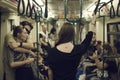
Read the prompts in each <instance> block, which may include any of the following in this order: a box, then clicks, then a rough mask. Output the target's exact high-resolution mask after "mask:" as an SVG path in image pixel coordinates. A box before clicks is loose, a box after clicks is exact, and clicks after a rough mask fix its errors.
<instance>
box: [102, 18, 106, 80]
mask: <svg viewBox="0 0 120 80" xmlns="http://www.w3.org/2000/svg"><path fill="white" fill-rule="evenodd" d="M103 44H105V16H103ZM102 57H103V70H102V73H103V75H102V80H104V62H105V58H106V57H105V56H104V51H103V55H102Z"/></svg>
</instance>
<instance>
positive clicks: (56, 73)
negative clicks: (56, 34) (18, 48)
mask: <svg viewBox="0 0 120 80" xmlns="http://www.w3.org/2000/svg"><path fill="white" fill-rule="evenodd" d="M92 35H93V32H88V34H87V35H86V38H85V40H84V41H83V42H82V43H81V44H80V45H74V48H73V50H72V51H71V53H70V54H68V53H64V52H61V51H59V50H58V49H57V48H56V47H55V48H51V49H49V50H48V58H47V61H48V65H49V66H50V68H51V69H52V71H53V80H76V78H75V74H76V71H77V67H78V64H79V62H80V59H81V56H82V55H83V54H84V53H85V52H86V51H87V48H88V46H89V45H90V42H91V40H92Z"/></svg>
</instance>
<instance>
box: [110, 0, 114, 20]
mask: <svg viewBox="0 0 120 80" xmlns="http://www.w3.org/2000/svg"><path fill="white" fill-rule="evenodd" d="M114 17H115V9H114V7H113V3H112V1H111V7H110V18H114Z"/></svg>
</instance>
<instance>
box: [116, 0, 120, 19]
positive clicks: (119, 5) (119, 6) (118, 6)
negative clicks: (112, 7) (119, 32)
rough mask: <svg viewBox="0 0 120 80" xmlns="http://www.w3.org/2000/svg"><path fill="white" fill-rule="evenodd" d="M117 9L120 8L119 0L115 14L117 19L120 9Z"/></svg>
mask: <svg viewBox="0 0 120 80" xmlns="http://www.w3.org/2000/svg"><path fill="white" fill-rule="evenodd" d="M119 8H120V0H119V3H118V5H117V13H116V14H117V16H118V17H120V14H119V10H120V9H119Z"/></svg>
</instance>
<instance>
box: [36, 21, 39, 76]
mask: <svg viewBox="0 0 120 80" xmlns="http://www.w3.org/2000/svg"><path fill="white" fill-rule="evenodd" d="M36 42H37V43H38V21H37V20H36ZM38 46H39V45H38V44H37V57H36V63H37V77H38V78H39V70H38V56H39V53H38Z"/></svg>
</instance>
